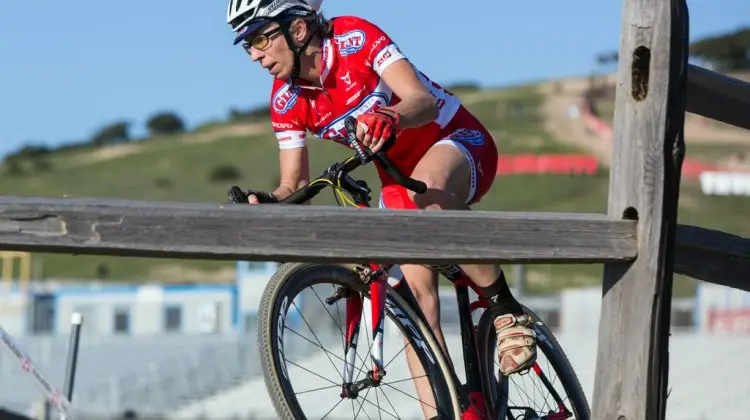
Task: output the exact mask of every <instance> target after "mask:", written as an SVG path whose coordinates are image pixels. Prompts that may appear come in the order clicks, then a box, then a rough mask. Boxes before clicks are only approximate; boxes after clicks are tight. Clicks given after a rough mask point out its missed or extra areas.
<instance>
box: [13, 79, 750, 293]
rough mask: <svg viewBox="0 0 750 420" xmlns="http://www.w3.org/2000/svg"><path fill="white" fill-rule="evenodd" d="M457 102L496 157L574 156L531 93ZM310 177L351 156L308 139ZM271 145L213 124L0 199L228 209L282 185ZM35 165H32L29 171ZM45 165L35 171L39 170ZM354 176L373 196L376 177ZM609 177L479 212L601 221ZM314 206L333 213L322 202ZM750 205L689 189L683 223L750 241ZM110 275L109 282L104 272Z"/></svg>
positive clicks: (35, 175) (117, 268)
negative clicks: (233, 189)
mask: <svg viewBox="0 0 750 420" xmlns="http://www.w3.org/2000/svg"><path fill="white" fill-rule="evenodd" d="M459 96H461V98H462V99H463V100H464V102H465V103H466V104H467V106H468V107H469V108H470V109H471V110H472V111H473V112H475V114H476V115H477V116H478V117H479V118H480V119H481V120H482V121H484V122H485V123H486V124H487V126H488V128H489V129H490V130H491V131H492V133H493V135H494V136H495V138H496V141H497V142H498V145H499V148H500V151H501V153H527V152H535V153H567V152H580V151H579V150H576V149H573V148H572V147H571V146H569V145H567V144H564V143H562V142H558V141H557V140H556V139H555V138H553V137H552V136H551V135H550V134H549V133H547V132H546V131H545V130H544V129H543V126H544V125H543V115H541V113H540V111H539V110H540V108H541V104H542V102H543V101H544V96H543V95H542V94H541V93H540V91H539V90H538V89H537V87H536V86H534V85H529V86H519V87H513V88H507V89H497V90H484V91H478V90H472V89H466V90H462V91H460V92H459ZM309 144H310V149H311V150H310V155H311V165H312V172H313V175H316V174H318V173H319V172H320V171H322V170H323V169H324V168H325V167H326V166H327V165H328V164H329V163H331V162H333V161H334V160H337V159H341V158H342V157H344V156H346V155H347V154H348V153H349V151H348V150H347V149H346V148H344V147H342V146H340V145H337V144H333V143H331V142H323V141H320V140H318V139H315V138H309ZM277 150H278V149H277V145H276V141H275V139H274V137H273V135H272V133H271V132H270V124H268V123H267V122H260V123H259V124H258V123H255V124H212V125H211V127H207V128H203V129H201V130H197V131H196V132H193V133H189V134H184V135H174V136H161V137H158V138H149V139H145V140H141V141H137V142H130V143H126V144H122V145H118V146H110V147H105V148H77V149H75V150H68V151H64V152H55V153H51V154H47V155H45V156H44V157H43V160H37V161H33V160H30V161H27V162H25V163H23V165H22V167H21V169H20V173H19V167H18V164H16V167H15V169H13V168H11V167H10V166H9V165H5V166H4V167H3V171H2V174H3V175H2V176H0V191H2V193H3V194H6V195H21V196H69V197H99V198H127V199H137V200H180V201H194V202H225V201H226V190H227V188H228V187H229V186H230V185H232V184H237V185H241V186H243V187H254V188H266V189H268V188H273V187H275V186H276V185H277V182H278V175H277V172H278V160H277ZM33 162H37V163H36V164H34V163H33ZM39 162H41V164H40V163H39ZM356 174H357V175H359V176H361V177H362V179H365V180H366V181H367V182H368V183H369V184H370V186H371V187H372V188H373V197H376V196H377V194H378V193H379V189H378V188H377V187H378V182H377V179H376V176H375V170H374V168H371V167H368V168H363V169H360V170H359V171H358V172H357V173H356ZM608 183H609V175H608V172H607V171H606V169H604V170H602V171H600V173H598V174H597V175H596V176H591V177H586V176H552V175H543V176H502V177H498V179H497V181H496V183H495V186H494V188H493V189H492V190H491V192H490V193H489V194H488V195H487V197H486V198H485V200H484V201H483V202H482V203H480V204H479V205H477V206H476V208H478V209H484V210H513V211H565V212H605V211H606V204H607V191H608ZM314 204H334V201H333V198H332V197H331V196H330V195H327V194H323V195H322V196H321V197H320V198H319V199H317V200H316V201H315V202H314ZM747 214H750V200H747V199H742V198H737V197H708V196H703V195H702V194H701V192H700V190H699V188H698V186H696V185H685V187H684V189H683V196H682V200H681V207H680V220H681V221H682V222H685V223H692V224H698V225H702V226H709V227H714V228H720V229H724V230H726V231H729V232H735V233H740V234H744V235H748V234H750V222H749V221H748V219H747V217H746V216H743V215H747ZM34 259H35V261H36V267H37V268H36V273H37V274H39V275H41V276H42V277H43V278H78V279H87V278H97V277H99V276H102V277H106V278H109V279H111V280H131V281H165V282H185V281H200V282H207V281H227V280H231V279H233V275H234V274H233V270H234V263H231V262H217V261H189V260H171V259H145V258H132V257H105V256H72V255H64V254H42V253H39V254H34ZM105 266H106V268H107V270H106V271H107V273H106V275H104V274H102V273H101V272H100V270H101V269H102V268H103V267H105ZM528 274H529V288H530V290H531V291H549V290H553V289H559V288H561V287H564V286H572V285H580V284H596V283H598V282H599V281H600V276H601V265H600V264H594V265H567V266H554V265H535V266H531V267H529V270H528ZM691 290H692V282H690V281H680V282H678V283H677V284H676V291H677V292H678V293H680V294H687V293H690V292H691Z"/></svg>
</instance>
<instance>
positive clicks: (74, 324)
mask: <svg viewBox="0 0 750 420" xmlns="http://www.w3.org/2000/svg"><path fill="white" fill-rule="evenodd" d="M70 324H71V325H70V326H71V329H70V340H69V342H68V362H67V364H66V366H65V382H64V383H63V395H65V398H67V399H68V401H73V384H74V382H75V374H76V362H77V361H78V342H79V341H80V338H81V324H83V315H81V314H80V313H78V312H74V313H73V315H72V316H71V317H70Z"/></svg>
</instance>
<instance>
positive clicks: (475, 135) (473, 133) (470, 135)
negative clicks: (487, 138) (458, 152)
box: [450, 128, 484, 146]
mask: <svg viewBox="0 0 750 420" xmlns="http://www.w3.org/2000/svg"><path fill="white" fill-rule="evenodd" d="M450 138H451V139H452V140H456V141H460V142H462V143H466V144H470V145H472V146H481V145H483V144H484V134H482V132H481V131H479V130H473V129H470V128H461V129H458V130H456V131H454V132H453V133H452V134H451V135H450Z"/></svg>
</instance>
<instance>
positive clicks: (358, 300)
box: [258, 263, 461, 419]
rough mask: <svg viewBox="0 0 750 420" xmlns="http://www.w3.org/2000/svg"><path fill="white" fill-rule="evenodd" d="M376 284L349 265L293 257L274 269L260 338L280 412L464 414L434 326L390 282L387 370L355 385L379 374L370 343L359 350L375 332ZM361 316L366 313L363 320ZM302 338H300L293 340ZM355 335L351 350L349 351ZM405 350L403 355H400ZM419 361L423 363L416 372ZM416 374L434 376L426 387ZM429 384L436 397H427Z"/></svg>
mask: <svg viewBox="0 0 750 420" xmlns="http://www.w3.org/2000/svg"><path fill="white" fill-rule="evenodd" d="M369 290H370V289H369V286H368V285H367V284H365V283H364V282H363V281H362V280H361V279H360V278H359V276H358V275H357V273H356V272H355V271H354V270H353V269H352V268H351V267H347V266H345V265H337V264H312V263H287V264H284V265H283V266H281V268H280V269H279V270H278V271H277V272H276V273H275V274H274V275H273V277H272V278H271V279H270V281H269V283H268V285H267V286H266V289H265V291H264V293H263V296H262V297H261V301H260V309H259V311H258V345H259V353H260V355H261V358H262V368H263V374H264V378H265V382H266V388H267V390H268V393H269V396H270V398H271V400H272V402H273V405H274V408H275V410H276V414H277V415H278V416H279V418H281V419H306V418H326V419H328V418H405V417H409V418H412V417H413V416H417V417H422V416H423V415H425V413H436V414H437V415H439V418H441V419H460V418H461V414H460V405H459V397H458V393H457V386H456V384H455V383H454V382H453V380H452V378H453V376H452V374H451V371H450V365H449V363H447V362H446V360H445V358H444V357H443V354H442V352H441V351H439V349H440V347H439V345H438V343H437V341H436V340H435V338H434V336H433V334H432V333H430V331H429V327H427V326H426V325H425V324H424V323H423V322H422V321H421V320H420V317H419V316H417V314H416V313H415V311H414V310H413V309H412V308H411V307H410V306H409V304H408V303H407V302H406V301H405V300H404V299H403V298H402V297H401V296H399V295H398V294H397V293H395V292H394V291H393V289H391V288H390V287H388V288H387V292H386V299H385V306H386V307H385V315H386V324H385V326H384V329H385V330H386V334H380V335H379V337H382V339H383V342H384V345H383V356H385V357H383V356H381V357H382V360H383V362H384V368H383V369H384V371H385V376H384V377H383V379H382V380H381V381H380V383H379V384H377V385H373V384H372V383H369V384H368V385H364V387H363V388H361V389H358V390H357V392H354V393H352V392H351V391H349V390H350V389H352V385H351V384H356V383H359V384H360V386H362V385H361V384H362V383H363V379H364V378H367V379H368V380H370V379H371V377H370V376H369V375H371V374H372V370H371V369H372V366H373V360H372V359H371V354H370V346H369V345H368V346H364V345H360V347H361V349H359V350H361V351H362V353H364V354H361V355H360V354H356V353H357V350H358V349H357V346H356V343H357V342H359V343H362V341H364V340H361V339H359V340H358V339H357V337H360V334H362V335H364V337H365V339H366V340H367V341H365V343H367V344H370V339H371V338H372V328H371V326H370V325H369V324H368V321H367V319H368V318H367V313H368V310H364V311H363V308H364V309H367V302H369V298H370V296H369ZM303 292H304V293H303ZM352 314H354V315H352ZM360 317H361V318H360ZM360 319H363V320H364V321H365V325H364V326H363V327H362V328H359V320H360ZM347 320H349V321H347ZM354 320H356V321H354ZM389 321H390V322H389ZM391 325H393V327H392V326H391ZM314 328H318V331H317V332H316V331H313V329H314ZM297 329H299V331H297ZM387 333H390V334H387ZM299 338H301V340H299V341H298V342H299V343H300V344H291V343H288V342H286V340H287V339H299ZM351 343H353V346H351V349H350V351H349V352H345V348H346V347H347V346H350V345H351ZM326 346H328V348H326ZM408 346H411V348H412V349H413V350H414V352H413V353H410V354H414V355H415V359H412V362H413V364H412V365H408V364H407V362H406V353H407V351H405V349H406V348H407V347H408ZM376 347H377V346H376ZM316 352H317V354H316ZM398 357H401V358H402V359H403V361H402V362H400V363H399V362H398V361H397V360H396V358H398ZM303 365H306V366H303ZM415 365H421V367H419V368H415ZM353 368H356V370H352V369H353ZM414 369H421V370H420V372H419V373H415V372H414ZM409 375H411V376H412V377H409ZM353 376H356V378H355V377H353ZM294 378H296V379H294ZM293 379H294V381H295V383H293ZM417 379H419V380H420V381H422V382H421V383H423V384H428V385H426V388H427V391H425V389H424V388H422V390H421V391H422V392H420V393H418V394H417V393H416V390H415V387H414V381H415V380H417ZM410 391H411V392H410ZM425 392H426V393H427V394H428V395H429V394H431V396H430V398H420V397H423V396H424V395H425ZM327 399H328V401H327ZM329 401H330V402H329ZM303 405H304V407H303ZM373 407H375V408H374V409H373ZM373 411H374V412H373ZM429 416H430V415H428V417H429Z"/></svg>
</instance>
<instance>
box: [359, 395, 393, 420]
mask: <svg viewBox="0 0 750 420" xmlns="http://www.w3.org/2000/svg"><path fill="white" fill-rule="evenodd" d="M377 390H378V388H375V396H376V398H377V393H378V391H377ZM380 392H383V390H382V389H381V391H380ZM383 395H385V392H383ZM363 402H367V403H369V404H370V405H375V404H373V403H372V401H370V400H368V399H364V400H363ZM375 407H377V408H378V412H381V411H382V412H383V413H385V414H388V415H389V416H391V417H393V418H395V419H398V418H400V417H398V416H396V415H395V414H393V413H389V412H388V411H387V410H384V409H382V408H380V405H375ZM391 407H393V404H391ZM393 411H394V412H395V411H396V409H395V408H394V409H393ZM380 418H381V419H382V418H383V417H382V416H381V417H380Z"/></svg>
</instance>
